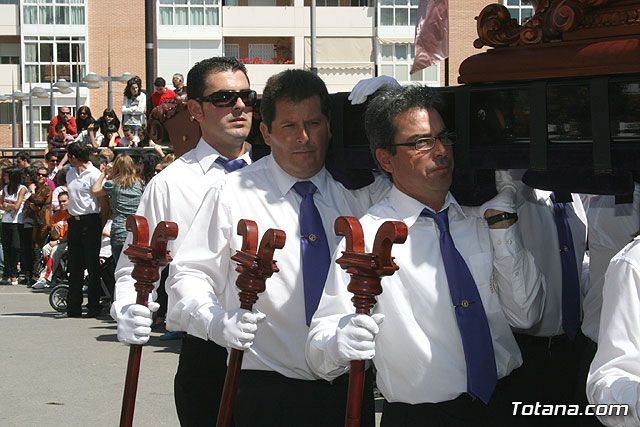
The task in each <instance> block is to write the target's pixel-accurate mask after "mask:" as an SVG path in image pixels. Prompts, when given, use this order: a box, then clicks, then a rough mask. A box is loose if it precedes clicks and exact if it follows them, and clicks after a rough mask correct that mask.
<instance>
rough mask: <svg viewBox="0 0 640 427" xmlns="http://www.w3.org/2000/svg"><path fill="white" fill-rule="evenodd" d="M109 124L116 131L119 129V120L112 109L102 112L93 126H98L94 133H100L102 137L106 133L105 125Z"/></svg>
mask: <svg viewBox="0 0 640 427" xmlns="http://www.w3.org/2000/svg"><path fill="white" fill-rule="evenodd" d="M109 124H113V125H114V126H115V127H116V129H120V119H119V118H118V116H117V115H116V112H115V111H113V109H112V108H105V110H104V111H103V112H102V117H100V118H99V119H98V120H96V122H95V125H97V126H98V129H96V130H95V131H96V132H98V131H100V133H102V134H103V135H104V134H105V133H106V132H107V125H109Z"/></svg>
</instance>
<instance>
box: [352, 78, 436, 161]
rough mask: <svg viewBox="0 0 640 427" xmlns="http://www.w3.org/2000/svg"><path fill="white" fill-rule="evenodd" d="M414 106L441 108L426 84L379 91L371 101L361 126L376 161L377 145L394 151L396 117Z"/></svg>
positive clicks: (433, 90)
mask: <svg viewBox="0 0 640 427" xmlns="http://www.w3.org/2000/svg"><path fill="white" fill-rule="evenodd" d="M413 109H419V110H436V111H440V110H441V109H442V100H441V98H440V95H439V94H438V92H437V91H436V90H435V89H433V88H430V87H428V86H421V85H410V86H404V87H401V88H394V89H390V90H386V91H382V92H380V93H378V94H377V95H376V96H375V97H374V98H373V99H372V100H371V102H370V103H369V106H368V107H367V111H366V113H365V116H364V128H365V130H366V133H367V138H368V139H369V147H370V148H371V153H372V154H373V158H374V160H375V161H376V164H378V160H377V159H376V150H377V149H378V148H383V149H385V150H387V151H389V152H390V153H391V154H392V155H393V154H396V147H395V146H393V145H392V144H393V142H394V139H395V134H396V128H395V125H394V121H395V118H396V116H398V115H399V114H402V113H404V112H406V111H409V110H413ZM378 167H380V165H379V164H378ZM380 170H383V169H382V168H380Z"/></svg>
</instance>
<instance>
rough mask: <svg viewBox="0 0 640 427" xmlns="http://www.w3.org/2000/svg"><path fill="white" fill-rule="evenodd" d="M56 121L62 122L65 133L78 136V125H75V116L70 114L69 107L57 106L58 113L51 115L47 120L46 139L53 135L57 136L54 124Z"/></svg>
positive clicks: (49, 139)
mask: <svg viewBox="0 0 640 427" xmlns="http://www.w3.org/2000/svg"><path fill="white" fill-rule="evenodd" d="M58 123H62V124H64V127H65V129H66V130H67V134H68V135H71V136H73V137H74V138H75V137H76V136H78V126H77V125H76V118H75V117H73V116H72V115H71V108H69V107H58V115H57V116H55V117H53V118H52V119H51V121H50V122H49V135H47V141H51V140H52V139H53V138H54V137H57V136H58V131H57V130H56V125H57V124H58Z"/></svg>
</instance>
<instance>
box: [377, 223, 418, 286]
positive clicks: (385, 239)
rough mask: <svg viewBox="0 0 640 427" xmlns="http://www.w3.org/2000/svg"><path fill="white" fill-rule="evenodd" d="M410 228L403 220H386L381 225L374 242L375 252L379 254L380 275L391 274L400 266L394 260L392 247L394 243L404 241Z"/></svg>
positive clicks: (378, 270)
mask: <svg viewBox="0 0 640 427" xmlns="http://www.w3.org/2000/svg"><path fill="white" fill-rule="evenodd" d="M408 232H409V229H408V228H407V225H406V224H405V223H404V222H402V221H386V222H385V223H384V224H382V225H381V226H380V228H379V229H378V232H377V233H376V239H375V241H374V242H373V254H374V255H377V261H378V269H377V270H376V272H377V273H378V275H379V276H390V275H392V274H393V273H394V272H395V271H396V270H397V269H398V266H397V265H396V263H394V262H393V257H392V256H391V248H392V247H393V244H394V243H404V242H405V241H406V240H407V234H408Z"/></svg>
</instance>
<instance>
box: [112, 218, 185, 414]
mask: <svg viewBox="0 0 640 427" xmlns="http://www.w3.org/2000/svg"><path fill="white" fill-rule="evenodd" d="M127 230H128V231H131V233H133V241H132V243H131V244H130V245H129V247H128V248H127V249H126V250H125V251H124V254H125V255H127V256H128V257H129V259H130V260H131V262H132V263H133V265H134V267H133V272H132V273H131V277H133V278H134V279H135V281H136V284H135V288H136V292H137V293H138V296H137V298H136V304H140V305H144V306H145V307H146V306H147V302H148V301H149V294H150V293H151V292H152V291H153V284H154V283H155V282H157V281H158V280H159V279H160V272H159V269H160V268H162V267H164V266H165V265H167V264H169V263H170V262H171V256H169V253H168V252H167V242H169V240H174V239H175V238H176V237H177V236H178V225H177V224H176V223H174V222H168V221H161V222H160V223H159V224H158V226H157V227H156V229H155V230H154V232H153V237H152V239H151V245H149V225H148V224H147V220H146V219H145V218H144V217H142V216H138V215H130V216H129V217H128V218H127ZM141 355H142V345H140V344H132V345H131V346H130V348H129V362H128V363H127V376H126V377H125V382H124V396H123V398H122V412H121V413H120V427H130V426H131V425H132V424H133V411H134V409H135V405H136V392H137V390H138V374H139V373H140V357H141Z"/></svg>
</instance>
